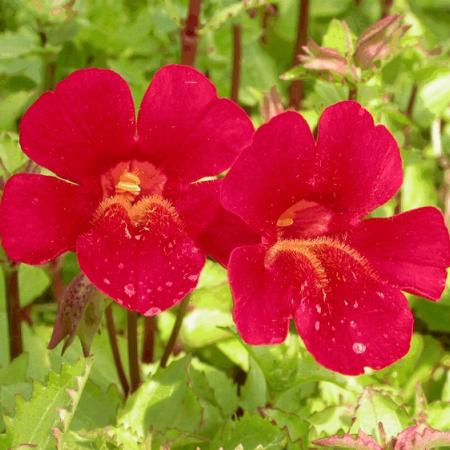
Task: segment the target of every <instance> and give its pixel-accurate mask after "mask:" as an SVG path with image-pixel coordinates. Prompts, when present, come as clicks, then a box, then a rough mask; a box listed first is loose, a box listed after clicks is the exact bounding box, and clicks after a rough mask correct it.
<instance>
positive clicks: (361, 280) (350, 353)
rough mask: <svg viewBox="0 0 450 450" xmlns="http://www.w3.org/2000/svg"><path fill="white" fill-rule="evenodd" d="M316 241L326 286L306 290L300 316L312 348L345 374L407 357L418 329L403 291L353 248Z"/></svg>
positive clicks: (320, 358) (301, 330)
mask: <svg viewBox="0 0 450 450" xmlns="http://www.w3.org/2000/svg"><path fill="white" fill-rule="evenodd" d="M315 245H316V246H317V247H316V248H315V250H314V254H315V256H316V257H317V258H318V260H319V261H320V264H319V265H320V266H321V270H323V276H324V279H323V280H322V281H321V283H322V288H321V289H315V288H310V289H309V292H308V291H307V290H306V289H304V292H303V295H302V298H301V301H300V305H299V307H298V308H297V311H296V314H295V322H296V325H297V329H298V332H299V334H300V336H301V337H302V338H303V341H304V343H305V345H306V347H307V349H308V350H309V351H310V352H311V354H312V355H313V356H314V357H315V358H316V360H317V361H318V362H319V363H320V364H322V365H324V366H325V367H328V368H329V369H331V370H335V371H337V372H341V373H343V374H346V375H358V374H362V373H364V367H372V368H374V369H381V368H383V367H385V366H387V365H389V364H392V363H393V362H395V361H396V360H398V359H400V358H402V357H403V356H404V355H405V354H406V353H407V352H408V350H409V345H410V340H411V335H412V328H413V317H412V314H411V311H410V309H409V307H408V302H407V300H406V298H405V297H404V296H403V294H402V293H401V292H400V291H399V290H398V289H396V288H393V287H391V286H390V285H388V284H385V283H382V282H381V281H380V280H378V279H377V277H376V275H374V274H373V272H372V271H371V268H370V266H369V265H368V263H367V261H365V260H364V259H363V258H361V257H360V256H359V255H357V254H356V253H355V252H354V251H353V250H351V249H350V248H348V247H346V246H343V245H342V244H339V243H336V241H331V240H330V242H328V241H323V242H322V243H320V242H318V243H317V244H315ZM294 269H295V267H294V268H293V270H294ZM310 286H311V285H310Z"/></svg>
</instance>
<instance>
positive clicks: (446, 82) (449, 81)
mask: <svg viewBox="0 0 450 450" xmlns="http://www.w3.org/2000/svg"><path fill="white" fill-rule="evenodd" d="M419 95H420V97H421V98H422V100H423V102H424V104H425V106H426V107H427V108H428V109H429V110H430V111H431V112H432V113H433V114H435V115H436V116H441V115H442V113H443V112H444V111H445V109H446V108H448V105H449V103H450V72H447V73H446V74H445V75H442V76H439V77H438V78H434V79H433V80H432V81H430V82H429V83H427V84H426V85H425V86H423V87H422V89H421V91H420V94H419Z"/></svg>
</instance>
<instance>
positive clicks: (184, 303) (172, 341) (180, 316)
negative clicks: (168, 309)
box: [159, 295, 190, 367]
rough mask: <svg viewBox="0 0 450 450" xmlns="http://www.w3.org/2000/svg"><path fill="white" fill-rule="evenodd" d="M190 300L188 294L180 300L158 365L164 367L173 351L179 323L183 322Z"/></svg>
mask: <svg viewBox="0 0 450 450" xmlns="http://www.w3.org/2000/svg"><path fill="white" fill-rule="evenodd" d="M189 301H190V296H189V295H188V296H187V297H185V298H184V299H183V300H182V302H181V303H180V306H179V308H178V312H177V317H176V319H175V324H174V326H173V328H172V333H171V334H170V337H169V340H168V341H167V345H166V348H165V349H164V353H163V355H162V357H161V361H160V363H159V365H160V366H161V367H166V365H167V361H168V360H169V357H170V355H171V354H172V352H173V348H174V347H175V344H176V342H177V338H178V334H179V333H180V330H181V325H182V324H183V319H184V316H185V315H186V312H187V310H188V306H189Z"/></svg>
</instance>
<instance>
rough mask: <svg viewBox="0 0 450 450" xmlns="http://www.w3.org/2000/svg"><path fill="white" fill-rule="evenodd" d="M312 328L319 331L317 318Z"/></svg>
mask: <svg viewBox="0 0 450 450" xmlns="http://www.w3.org/2000/svg"><path fill="white" fill-rule="evenodd" d="M314 328H315V329H316V331H319V328H320V322H319V321H318V320H316V323H315V324H314Z"/></svg>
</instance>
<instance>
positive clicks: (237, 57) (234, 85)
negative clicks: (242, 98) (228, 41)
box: [230, 25, 242, 103]
mask: <svg viewBox="0 0 450 450" xmlns="http://www.w3.org/2000/svg"><path fill="white" fill-rule="evenodd" d="M241 53H242V50H241V26H240V25H233V72H232V74H231V95H230V97H231V100H233V101H235V102H236V103H238V101H239V85H240V81H241Z"/></svg>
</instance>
